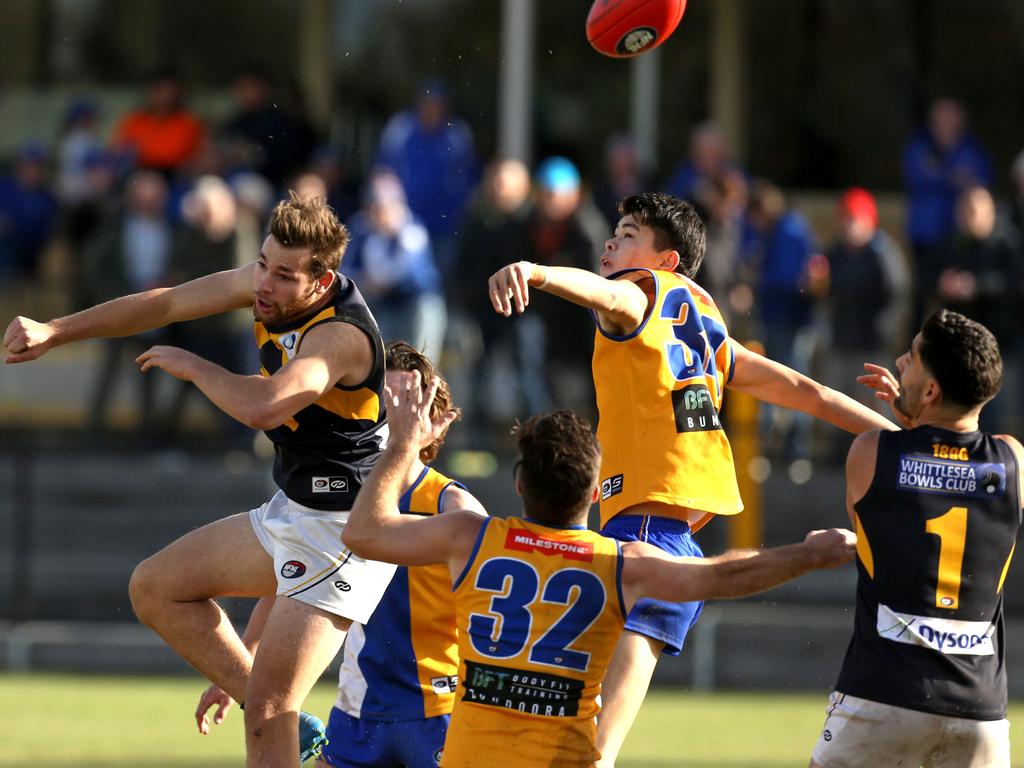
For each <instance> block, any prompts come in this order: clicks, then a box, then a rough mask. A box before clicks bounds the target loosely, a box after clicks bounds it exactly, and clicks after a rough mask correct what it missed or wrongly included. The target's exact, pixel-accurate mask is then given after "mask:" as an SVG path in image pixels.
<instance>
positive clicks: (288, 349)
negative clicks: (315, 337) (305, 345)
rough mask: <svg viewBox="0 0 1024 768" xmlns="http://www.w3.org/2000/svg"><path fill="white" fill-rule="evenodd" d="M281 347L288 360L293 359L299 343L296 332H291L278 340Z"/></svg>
mask: <svg viewBox="0 0 1024 768" xmlns="http://www.w3.org/2000/svg"><path fill="white" fill-rule="evenodd" d="M279 341H280V344H281V347H282V348H283V349H284V353H285V354H286V355H288V359H289V360H291V359H292V358H293V357H295V347H296V346H297V345H298V343H299V334H298V332H296V331H292V332H291V333H289V334H288V335H286V336H282V337H281V338H280V340H279Z"/></svg>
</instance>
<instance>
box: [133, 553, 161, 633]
mask: <svg viewBox="0 0 1024 768" xmlns="http://www.w3.org/2000/svg"><path fill="white" fill-rule="evenodd" d="M159 596H160V573H159V571H158V569H157V568H156V567H155V566H154V565H153V562H152V558H150V559H147V560H143V561H142V562H141V563H139V564H138V565H137V566H135V570H134V571H132V578H131V580H130V581H129V582H128V597H129V598H130V599H131V601H132V608H133V609H134V610H135V615H136V616H138V618H139V621H142V622H143V623H148V622H147V619H148V618H149V617H150V616H152V613H153V608H154V606H155V605H156V604H157V603H158V601H159Z"/></svg>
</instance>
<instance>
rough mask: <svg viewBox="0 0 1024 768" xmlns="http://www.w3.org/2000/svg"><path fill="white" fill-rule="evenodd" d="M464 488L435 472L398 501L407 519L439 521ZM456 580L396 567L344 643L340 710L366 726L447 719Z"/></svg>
mask: <svg viewBox="0 0 1024 768" xmlns="http://www.w3.org/2000/svg"><path fill="white" fill-rule="evenodd" d="M453 486H455V487H458V488H462V487H463V486H462V485H461V484H460V483H457V482H455V481H454V480H452V479H451V478H448V477H445V476H444V475H442V474H441V473H440V472H438V471H437V470H435V469H433V468H431V467H424V468H423V471H422V472H421V473H420V476H419V477H417V478H416V482H415V483H413V484H412V486H410V487H409V488H407V489H406V491H405V493H403V494H402V496H401V498H400V499H399V500H398V509H399V511H400V512H402V514H409V515H423V516H428V515H436V514H439V513H440V512H441V506H442V504H443V503H444V494H445V492H446V491H447V490H448V489H449V488H451V487H453ZM455 627H456V624H455V602H454V600H453V598H452V577H451V575H450V574H449V573H448V566H447V565H445V564H437V565H425V566H417V567H414V568H402V567H400V568H398V569H396V570H395V576H394V578H392V579H391V584H390V585H389V586H388V588H387V591H386V592H385V593H384V596H383V597H382V598H381V600H380V602H379V603H378V604H377V608H376V609H375V610H374V612H373V616H372V617H371V618H370V620H369V621H368V622H366V624H365V625H360V624H356V623H353V624H352V628H351V629H350V630H349V633H348V637H347V639H346V640H345V650H344V653H343V657H342V664H341V673H340V676H339V685H338V699H337V701H336V703H335V706H336V707H337V708H338V709H340V710H342V711H343V712H346V713H348V714H349V715H352V716H353V717H358V718H360V719H363V720H374V721H400V720H418V719H420V718H424V717H436V716H437V715H447V714H448V713H450V712H451V711H452V706H453V705H454V704H455V688H456V685H457V683H458V674H459V649H458V638H457V632H456V629H455Z"/></svg>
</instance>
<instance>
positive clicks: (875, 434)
mask: <svg viewBox="0 0 1024 768" xmlns="http://www.w3.org/2000/svg"><path fill="white" fill-rule="evenodd" d="M881 434H882V432H881V430H878V429H871V430H868V431H867V432H862V433H860V434H859V435H857V437H855V438H854V440H853V444H852V445H851V446H850V450H849V452H848V453H847V454H846V496H847V501H849V502H851V503H853V502H857V501H859V500H860V499H861V498H863V496H864V494H866V493H867V492H868V488H870V487H871V482H872V480H873V479H874V477H875V464H876V462H877V461H878V440H879V436H880V435H881Z"/></svg>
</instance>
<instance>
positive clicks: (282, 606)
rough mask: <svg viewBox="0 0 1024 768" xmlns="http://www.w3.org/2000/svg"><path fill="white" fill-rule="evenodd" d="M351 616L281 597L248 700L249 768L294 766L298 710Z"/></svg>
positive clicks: (251, 680)
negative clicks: (346, 616)
mask: <svg viewBox="0 0 1024 768" xmlns="http://www.w3.org/2000/svg"><path fill="white" fill-rule="evenodd" d="M349 624H350V622H349V620H348V619H345V618H342V617H341V616H336V615H334V614H331V613H328V612H326V611H322V610H320V609H319V608H314V607H313V606H311V605H306V604H305V603H300V602H299V601H298V600H293V599H291V598H287V597H279V598H278V599H277V600H276V601H275V602H274V607H273V609H272V610H271V612H270V618H269V619H268V620H267V626H266V628H265V629H264V630H263V636H262V638H261V639H260V645H259V648H258V649H257V651H256V658H255V660H254V662H253V667H252V674H251V676H250V678H249V688H248V692H247V694H246V704H245V746H246V755H247V761H246V765H247V766H248V767H249V768H294V766H295V759H296V756H297V755H298V754H299V736H298V733H299V728H298V724H299V720H298V717H299V709H300V708H301V707H302V702H303V701H305V699H306V696H307V695H308V694H309V691H310V689H311V688H312V687H313V684H314V683H316V681H317V679H318V678H319V677H320V675H321V674H322V673H323V671H324V669H326V667H327V665H328V664H329V663H330V662H331V659H333V658H334V656H335V654H337V652H338V649H339V648H341V643H342V641H343V640H344V639H345V632H346V631H347V630H348V627H349Z"/></svg>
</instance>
